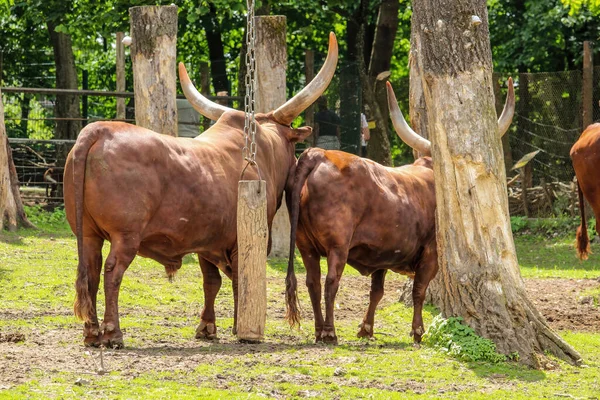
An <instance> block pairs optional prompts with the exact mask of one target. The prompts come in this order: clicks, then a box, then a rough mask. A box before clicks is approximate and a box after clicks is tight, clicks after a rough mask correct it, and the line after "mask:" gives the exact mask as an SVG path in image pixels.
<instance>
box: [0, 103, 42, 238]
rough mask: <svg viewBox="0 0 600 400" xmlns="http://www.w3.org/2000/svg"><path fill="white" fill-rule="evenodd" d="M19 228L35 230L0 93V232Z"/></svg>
mask: <svg viewBox="0 0 600 400" xmlns="http://www.w3.org/2000/svg"><path fill="white" fill-rule="evenodd" d="M19 226H23V227H26V228H35V226H33V224H32V223H31V222H29V220H28V219H27V216H26V215H25V210H24V209H23V203H22V201H21V195H20V194H19V181H18V180H17V170H16V169H15V165H14V162H13V159H12V151H11V149H10V146H9V144H8V137H7V136H6V128H5V126H4V105H3V104H2V93H0V231H2V229H4V227H6V228H7V229H8V230H9V231H16V230H17V228H18V227H19Z"/></svg>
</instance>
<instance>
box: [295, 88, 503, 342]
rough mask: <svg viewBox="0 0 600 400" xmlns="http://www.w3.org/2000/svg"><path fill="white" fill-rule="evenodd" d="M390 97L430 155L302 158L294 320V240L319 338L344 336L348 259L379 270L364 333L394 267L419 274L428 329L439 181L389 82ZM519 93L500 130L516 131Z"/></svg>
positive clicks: (396, 118) (418, 326) (400, 127)
mask: <svg viewBox="0 0 600 400" xmlns="http://www.w3.org/2000/svg"><path fill="white" fill-rule="evenodd" d="M388 102H389V108H390V114H391V117H392V121H393V123H394V127H395V129H396V132H397V133H398V135H399V136H400V138H401V139H402V140H403V141H404V142H405V143H407V144H408V145H409V146H411V147H413V148H414V149H415V150H417V151H419V152H420V153H421V154H424V156H423V157H421V158H419V159H417V160H416V161H415V162H414V163H413V164H411V165H406V166H402V167H397V168H389V167H384V166H382V165H379V164H377V163H375V162H373V161H371V160H368V159H365V158H360V157H357V156H355V155H352V154H348V153H344V152H341V151H326V150H322V149H317V148H312V149H308V150H306V151H305V152H304V153H303V154H302V155H301V156H300V158H299V160H298V166H297V168H296V177H295V181H294V183H293V188H292V190H291V193H292V198H291V201H290V215H291V217H290V218H291V225H292V228H291V244H290V258H289V264H288V276H287V279H286V302H287V306H288V314H287V319H288V321H290V323H291V324H292V325H294V324H295V323H297V322H298V319H299V316H298V306H297V296H296V277H295V275H294V244H297V246H298V249H299V250H300V254H301V255H302V260H303V262H304V266H305V268H306V285H307V287H308V292H309V295H310V300H311V302H312V307H313V313H314V317H315V339H316V341H317V342H319V341H324V342H331V343H337V336H336V333H335V327H334V315H333V314H334V304H335V296H336V293H337V290H338V287H339V284H340V278H341V276H342V273H343V272H344V267H345V265H346V263H347V264H349V265H350V266H352V267H354V268H355V269H357V270H358V271H359V272H360V273H361V274H362V275H365V276H369V275H370V276H371V293H370V302H369V307H368V309H367V312H366V314H365V316H364V318H363V321H362V324H361V325H360V330H359V332H358V337H372V336H373V326H374V318H375V309H376V307H377V304H378V303H379V301H380V300H381V298H382V297H383V292H384V280H385V275H386V273H387V271H388V270H391V271H394V272H397V273H400V274H405V275H408V276H410V277H413V278H414V283H413V292H412V296H413V302H414V312H413V320H412V332H411V335H413V337H414V342H415V343H419V342H420V341H421V337H422V335H423V333H424V331H425V329H424V326H423V319H422V308H423V302H424V300H425V291H426V289H427V286H428V285H429V282H430V281H431V279H433V277H434V276H435V274H436V273H437V270H438V262H437V245H436V231H435V206H436V199H435V185H434V179H433V169H432V160H431V157H430V154H431V151H430V148H431V144H430V142H429V141H428V140H427V139H424V138H422V137H421V136H419V135H418V134H416V133H415V132H414V131H413V130H412V129H411V128H410V127H409V126H408V124H407V123H406V121H405V120H404V117H403V116H402V113H401V112H400V109H399V107H398V103H397V101H396V97H395V95H394V91H393V90H392V87H391V85H390V84H389V83H388ZM513 113H514V92H513V89H512V80H510V81H509V95H508V98H507V102H506V106H505V109H504V111H503V113H502V115H501V117H500V119H499V120H498V126H499V127H498V130H499V134H500V135H502V134H504V133H505V132H506V130H508V127H509V126H510V122H511V120H512V115H513ZM322 256H324V257H327V277H326V279H325V319H323V314H322V311H321V270H320V267H319V263H320V258H321V257H322Z"/></svg>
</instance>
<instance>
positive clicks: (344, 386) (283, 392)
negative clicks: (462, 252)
mask: <svg viewBox="0 0 600 400" xmlns="http://www.w3.org/2000/svg"><path fill="white" fill-rule="evenodd" d="M64 228H65V227H64V226H63V227H62V228H61V227H56V226H53V227H52V228H51V230H42V231H31V230H25V231H20V232H18V233H17V234H8V233H0V260H1V261H0V332H5V333H6V332H20V333H23V334H25V336H26V340H25V341H24V342H22V343H16V344H13V343H0V371H2V374H4V375H3V376H0V399H5V398H6V399H13V398H44V399H45V398H123V399H130V398H131V399H133V398H140V397H142V398H151V399H152V398H161V399H163V398H177V399H186V398H211V399H212V398H223V399H229V398H231V399H239V398H250V399H254V398H265V397H267V398H282V397H283V398H304V397H314V398H324V399H329V398H386V399H387V398H390V399H405V398H438V397H444V398H457V399H463V398H469V399H470V398H473V399H478V398H498V399H503V398H515V399H531V398H556V397H565V396H574V397H576V398H595V397H597V396H598V394H599V393H600V383H599V381H598V369H599V368H600V346H598V343H600V334H590V333H581V332H567V331H565V332H561V335H562V336H563V338H564V339H565V340H567V341H568V342H569V343H570V344H572V345H573V346H574V347H575V348H576V349H577V350H578V351H579V352H580V353H581V354H582V355H583V357H584V360H585V363H586V367H584V368H577V367H573V366H570V365H568V364H565V363H563V362H560V361H556V360H555V361H553V363H554V364H556V365H557V368H556V369H553V370H545V371H536V370H531V369H527V368H523V367H520V366H518V365H516V364H514V363H506V362H501V363H499V364H489V363H483V362H470V363H469V362H462V361H459V360H456V359H454V358H451V357H448V356H447V355H445V354H444V353H442V352H440V351H438V350H435V349H433V348H431V347H428V346H424V347H423V348H421V349H419V350H417V349H414V348H413V347H412V339H411V338H410V337H409V336H408V332H410V323H411V318H412V309H410V308H407V307H405V306H404V305H403V304H400V303H398V302H396V301H395V298H396V297H397V293H395V292H394V291H388V292H387V293H386V296H385V297H384V301H382V306H381V307H380V309H378V312H377V315H376V326H375V330H376V340H373V341H369V340H359V339H357V338H356V336H355V335H356V331H357V324H358V323H359V322H360V320H361V318H362V315H363V313H364V311H365V309H366V302H367V301H368V291H365V292H364V293H363V291H362V290H361V291H357V290H356V289H355V286H353V285H356V284H357V283H360V282H365V281H367V280H368V278H363V277H360V276H359V275H358V273H356V272H355V271H354V270H353V269H352V268H347V270H346V272H345V274H344V278H343V279H342V283H341V287H340V295H339V297H338V306H339V311H338V313H339V314H338V318H336V327H337V333H338V336H339V338H340V345H339V346H337V347H331V346H324V345H315V344H313V330H312V319H311V316H310V314H311V307H310V303H309V301H308V295H307V292H306V288H305V287H304V285H303V284H302V283H303V282H304V275H303V269H302V268H301V267H300V266H301V261H300V259H299V257H298V258H297V263H296V264H297V268H298V274H299V276H298V281H299V283H300V299H301V303H302V307H303V311H304V318H305V319H304V321H303V326H302V329H301V330H290V329H289V327H287V325H286V324H285V322H284V321H283V319H282V317H283V314H284V312H285V309H284V304H283V285H284V276H285V269H286V268H287V263H286V261H285V260H274V261H271V262H270V263H269V267H268V270H267V277H268V280H269V281H268V302H269V310H268V320H267V327H266V339H265V342H264V343H262V344H255V345H248V344H239V343H237V342H236V341H235V338H234V337H233V336H232V335H231V326H232V323H233V320H232V312H233V301H232V294H231V284H230V281H229V280H227V279H226V278H224V279H223V285H222V288H221V292H220V293H219V295H218V297H217V304H216V309H217V313H218V315H217V318H218V320H217V324H218V328H219V336H220V337H221V340H220V341H218V342H213V343H210V342H203V341H196V340H195V339H194V338H193V336H194V332H195V326H196V325H197V323H198V319H199V314H200V311H201V309H202V304H203V297H202V281H201V274H200V268H199V267H198V264H197V260H196V259H195V257H194V256H188V257H186V258H185V260H184V265H183V267H182V268H181V270H180V271H179V272H178V274H177V276H176V278H175V280H174V282H173V283H169V282H168V280H167V279H166V274H165V271H164V269H163V267H162V266H160V265H158V264H157V263H155V262H154V261H152V260H148V259H143V258H140V257H138V258H136V259H135V261H134V262H133V263H132V265H131V267H130V268H129V270H128V271H127V272H126V274H125V278H124V281H123V284H122V289H121V296H120V299H119V300H120V312H121V316H122V319H121V325H122V327H123V328H124V330H125V343H126V346H127V348H126V349H124V350H120V351H112V350H108V351H104V353H103V358H104V363H105V368H106V369H107V370H108V371H109V373H108V374H106V375H98V374H96V373H94V371H95V367H94V366H95V365H97V363H98V362H99V361H98V357H99V352H98V350H88V349H85V348H84V347H83V346H82V344H81V340H82V338H81V323H80V322H78V321H76V320H75V318H74V317H73V313H72V302H73V298H74V290H73V282H74V280H75V272H76V271H75V269H76V265H77V256H76V244H75V240H74V238H73V236H72V235H71V234H70V233H69V231H68V230H66V229H64ZM572 242H573V240H572V239H552V240H548V239H544V238H541V237H533V238H532V237H526V236H518V237H517V238H516V246H517V252H518V257H519V262H520V264H521V271H522V274H523V275H524V276H525V277H565V278H586V277H589V278H592V277H593V278H595V277H598V276H600V248H599V247H598V246H597V245H593V249H594V250H596V251H595V253H596V254H595V255H592V256H591V257H590V260H588V261H586V262H580V261H579V260H577V259H576V257H575V253H574V249H573V245H572ZM104 254H107V248H105V249H104ZM325 264H326V263H325V262H324V261H322V267H323V268H324V267H325ZM389 275H392V276H390V278H389V280H390V281H393V280H395V279H401V278H399V277H398V275H396V274H389ZM357 299H358V300H357ZM350 301H352V302H351V303H350ZM103 304H104V299H103V295H102V290H101V291H100V294H99V311H100V313H102V311H103ZM347 304H360V308H359V309H356V310H352V311H351V312H348V311H346V312H343V311H344V307H345V306H346V305H347ZM435 315H436V311H435V309H433V308H432V307H426V309H425V311H424V319H425V324H426V326H429V324H431V321H432V319H433V317H434V316H435ZM23 365H28V366H29V367H28V368H25V367H24V366H23ZM17 375H19V376H21V378H20V379H16V378H15V377H16V376H17ZM8 377H12V378H11V379H9V378H8ZM13 378H14V379H13ZM79 378H81V379H84V380H85V382H84V383H83V385H82V386H79V385H77V384H75V382H76V381H77V380H78V379H79ZM3 382H8V383H3Z"/></svg>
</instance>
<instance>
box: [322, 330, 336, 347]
mask: <svg viewBox="0 0 600 400" xmlns="http://www.w3.org/2000/svg"><path fill="white" fill-rule="evenodd" d="M321 341H322V342H323V343H325V344H333V345H337V344H338V338H337V336H336V335H335V331H325V330H324V331H323V332H321Z"/></svg>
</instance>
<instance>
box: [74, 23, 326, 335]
mask: <svg viewBox="0 0 600 400" xmlns="http://www.w3.org/2000/svg"><path fill="white" fill-rule="evenodd" d="M336 63H337V42H336V39H335V36H334V35H333V34H331V35H330V38H329V54H328V56H327V59H326V60H325V64H324V65H323V67H322V69H321V71H319V74H318V75H317V76H316V77H315V79H314V80H313V81H312V82H311V83H310V84H308V85H307V86H306V87H305V88H304V89H303V90H302V91H301V92H299V93H298V94H297V95H296V96H294V97H293V98H292V99H290V100H289V101H288V102H286V103H285V104H284V105H282V106H281V107H279V108H278V109H277V110H275V111H273V112H270V113H268V114H257V115H256V122H257V134H256V137H257V144H258V146H257V147H258V149H257V154H256V161H257V165H258V167H259V168H260V175H261V177H262V179H264V180H265V181H266V186H267V221H268V225H269V229H270V228H271V223H272V221H273V217H274V215H275V212H276V210H277V208H278V207H279V205H280V203H281V199H282V195H283V191H284V188H285V186H286V183H287V180H288V177H289V175H290V172H291V171H292V169H293V168H295V165H296V159H295V156H294V145H295V143H296V142H298V141H300V140H303V139H304V138H306V137H307V136H308V135H310V133H311V129H310V128H308V127H303V128H298V129H293V128H291V127H290V124H291V122H292V120H293V119H294V118H295V117H296V116H298V114H300V113H301V112H302V111H303V110H304V109H306V108H307V107H308V106H309V105H310V104H311V103H312V102H314V101H315V100H316V99H317V98H318V97H319V96H320V95H321V94H322V93H323V91H324V90H325V89H326V88H327V86H328V84H329V82H330V80H331V78H332V76H333V73H334V72H335V68H336ZM179 74H180V78H181V84H182V88H183V91H184V93H185V95H186V97H187V98H188V100H189V101H190V103H191V104H192V105H193V106H194V108H196V109H197V110H198V111H199V112H200V113H201V114H203V115H204V116H206V117H208V118H211V119H213V120H217V122H216V123H215V124H214V125H213V126H212V127H211V128H210V129H208V130H207V131H206V132H204V133H203V134H202V135H200V136H198V137H196V138H194V139H189V138H175V137H171V136H167V135H161V134H158V133H155V132H152V131H149V130H147V129H143V128H140V127H136V126H134V125H130V124H125V123H121V122H98V123H94V124H90V125H88V126H87V127H85V128H84V129H83V130H82V131H81V134H80V135H79V138H78V139H77V143H76V144H75V147H74V148H73V150H72V151H71V153H70V154H69V156H68V159H67V163H66V166H65V178H64V185H65V186H64V196H65V209H66V213H67V218H68V221H69V224H70V225H71V229H72V230H73V232H75V233H76V235H77V247H78V255H79V265H78V267H77V282H76V291H77V297H76V301H75V306H74V308H75V314H76V315H77V316H78V317H79V318H81V319H83V320H84V321H85V326H84V336H85V340H84V342H85V344H86V345H91V346H97V345H100V344H103V345H106V346H109V347H112V346H115V347H122V346H123V334H122V332H121V329H120V326H119V314H118V296H119V287H120V284H121V280H122V278H123V273H124V272H125V270H126V269H127V267H128V266H129V264H130V263H131V261H132V260H133V259H134V257H135V256H136V254H139V255H141V256H143V257H149V258H152V259H154V260H156V261H158V262H159V263H161V264H163V265H164V266H165V269H166V271H167V274H168V275H169V276H172V275H173V274H175V272H176V271H177V270H178V269H179V268H180V267H181V263H182V258H183V256H184V255H186V254H189V253H197V254H198V258H199V260H200V267H201V269H202V274H203V277H204V280H203V287H204V298H205V302H204V310H203V311H202V315H201V321H200V325H199V326H198V328H197V330H196V337H197V338H200V337H207V338H212V337H215V336H216V325H215V313H214V301H215V297H216V295H217V292H218V291H219V289H220V287H221V275H220V273H219V270H221V271H222V272H223V273H225V275H227V276H228V277H229V278H231V279H232V283H233V293H234V303H235V305H236V307H235V309H236V310H237V232H236V213H237V207H236V205H237V195H238V181H239V179H240V176H241V173H242V170H243V169H244V167H245V166H246V165H247V163H246V161H244V159H243V158H242V148H243V147H244V118H245V114H244V113H243V112H241V111H236V110H233V109H229V108H227V107H224V106H222V105H219V104H216V103H213V102H211V101H210V100H208V99H206V98H205V97H203V96H202V95H200V93H198V91H197V90H196V89H195V88H194V86H193V84H192V83H191V81H190V79H189V77H188V75H187V72H186V70H185V67H184V66H183V64H180V65H179ZM256 177H257V172H256V168H255V167H253V166H250V167H248V168H247V169H246V171H245V175H244V178H245V179H256ZM105 240H108V241H110V243H111V247H110V252H109V254H108V257H107V258H106V262H105V266H104V292H105V296H106V310H105V313H104V321H103V323H102V325H99V324H98V318H97V314H96V295H97V291H98V284H99V280H100V271H101V269H102V268H101V267H102V254H101V250H102V244H103V242H104V241H105ZM235 319H236V313H235V312H234V327H235Z"/></svg>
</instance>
